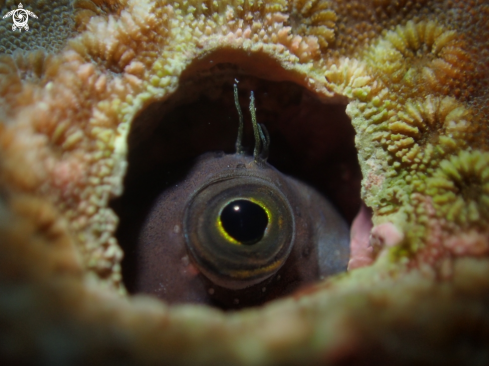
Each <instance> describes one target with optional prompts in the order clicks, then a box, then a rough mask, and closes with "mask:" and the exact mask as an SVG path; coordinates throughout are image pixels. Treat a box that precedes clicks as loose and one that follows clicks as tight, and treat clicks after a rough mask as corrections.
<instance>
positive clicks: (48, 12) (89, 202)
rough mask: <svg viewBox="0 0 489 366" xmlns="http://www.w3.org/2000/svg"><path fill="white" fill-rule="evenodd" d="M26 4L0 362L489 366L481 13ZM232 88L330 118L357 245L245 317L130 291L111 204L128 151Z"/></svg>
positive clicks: (402, 6) (8, 136) (5, 6)
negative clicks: (357, 194) (356, 186)
mask: <svg viewBox="0 0 489 366" xmlns="http://www.w3.org/2000/svg"><path fill="white" fill-rule="evenodd" d="M23 4H24V7H25V8H26V9H29V10H31V11H33V12H34V13H35V14H36V15H37V16H38V19H29V25H30V27H31V30H30V31H29V32H24V31H20V32H19V31H16V32H13V31H11V21H12V20H11V19H2V24H1V26H0V37H1V40H0V52H2V55H1V56H0V253H1V254H0V324H1V327H0V328H1V330H0V337H1V342H0V350H1V351H0V352H1V355H0V356H1V357H2V358H3V359H5V360H6V361H9V362H13V361H16V362H21V363H22V362H24V363H26V364H30V363H32V362H33V360H36V361H37V362H39V363H49V364H54V363H60V364H76V363H80V364H86V363H87V362H94V363H97V364H99V363H100V364H102V363H103V364H120V363H121V360H124V362H127V363H131V364H132V363H134V364H157V363H158V364H161V363H162V362H163V363H164V362H167V363H169V364H190V363H191V364H233V365H258V364H279V363H280V364H284V363H290V364H301V365H302V364H308V363H321V364H373V363H376V364H386V365H387V364H389V365H391V364H413V363H417V364H431V365H432V364H442V363H443V364H462V363H463V364H487V363H488V362H489V300H488V296H487V294H488V293H489V292H488V291H489V259H488V254H489V123H488V119H487V118H488V112H489V95H488V90H489V68H488V67H487V65H488V62H489V38H488V34H489V22H488V18H489V4H488V3H487V1H483V0H473V1H466V0H464V1H462V0H392V1H391V0H365V1H354V0H352V1H341V0H337V1H333V0H331V1H320V0H307V1H306V0H294V1H287V0H274V1H260V0H256V1H255V0H226V1H211V0H205V1H196V0H174V1H172V0H168V1H164V0H161V1H150V0H139V1H136V0H127V1H125V0H121V1H116V0H91V1H90V0H76V1H68V0H60V1H53V2H46V1H25V2H24V3H23ZM16 7H17V4H16V3H14V2H13V1H10V0H9V1H0V9H1V11H2V15H3V14H5V13H6V12H8V11H10V10H12V9H15V8H16ZM220 65H221V66H222V65H224V66H222V67H221V66H220ZM229 69H232V70H233V72H235V73H234V74H233V73H229ZM236 73H237V74H239V75H242V76H243V79H244V80H245V81H246V80H247V79H246V78H247V77H250V78H254V79H249V80H255V79H259V80H265V81H266V82H268V81H269V82H289V83H293V84H294V85H297V86H298V87H300V88H301V90H302V91H303V93H305V94H307V95H310V97H311V98H315V100H318V101H320V103H322V104H324V105H339V106H343V107H344V108H346V109H345V111H346V114H347V116H348V117H349V118H350V120H351V124H352V125H353V128H354V130H355V146H356V149H357V152H358V162H359V164H360V168H361V172H362V175H363V180H362V184H361V198H362V200H363V202H364V203H365V205H366V206H368V207H369V208H370V209H371V210H372V224H371V225H370V226H372V225H373V226H372V227H371V231H370V235H369V234H368V231H367V235H365V232H364V233H363V235H356V234H355V230H358V231H361V228H362V227H363V228H364V227H367V229H363V230H364V231H365V230H370V226H369V223H365V222H363V223H362V222H361V217H362V214H360V215H359V216H358V217H359V219H358V220H355V222H354V224H353V228H352V237H353V239H352V254H355V255H353V256H352V258H351V260H350V271H348V272H347V273H345V274H342V275H340V276H336V277H333V278H329V279H326V280H324V281H322V282H320V283H318V284H317V285H315V286H314V287H312V288H310V289H307V290H305V291H303V292H301V293H298V294H295V295H294V296H292V297H289V298H284V299H282V300H278V301H274V302H272V303H269V304H266V305H264V306H262V307H259V308H251V309H247V310H242V311H239V312H231V313H224V312H222V311H220V310H217V309H212V308H208V307H204V306H196V305H179V306H168V305H165V304H164V303H163V302H160V301H158V300H156V299H153V298H151V297H148V296H142V295H137V296H129V295H127V291H126V290H125V286H124V282H123V277H122V268H121V261H122V258H123V250H122V249H121V247H120V246H119V242H118V239H117V238H116V235H115V233H116V229H117V225H118V220H119V218H118V215H116V213H115V211H114V209H113V208H112V207H111V206H110V205H109V204H110V201H111V200H112V199H114V198H116V197H118V196H120V195H121V194H122V193H123V191H124V184H123V183H124V181H123V179H124V177H125V174H126V172H127V171H128V169H129V170H130V169H131V163H130V161H129V160H128V156H130V154H131V152H132V151H145V150H144V149H141V148H140V146H141V145H144V141H149V140H148V139H149V138H150V136H151V134H152V133H153V132H154V131H156V130H157V129H158V125H159V124H164V123H165V118H163V119H161V118H160V117H159V116H160V115H163V116H164V115H166V113H169V112H168V111H171V110H172V108H176V107H175V106H178V105H182V104H184V103H186V102H189V101H192V100H195V99H197V98H198V95H199V93H202V90H203V89H205V88H209V90H214V91H215V90H219V89H220V88H221V87H222V85H227V84H226V83H228V82H229V81H230V80H232V79H234V76H235V75H236ZM230 75H233V76H232V77H231V76H230ZM202 80H206V81H205V83H203V82H202ZM199 81H201V84H203V85H204V86H202V85H200V86H199ZM249 82H250V83H253V82H252V81H249ZM254 85H256V84H254ZM199 88H200V89H199ZM182 90H184V92H182ZM216 93H217V94H219V92H217V91H216ZM217 94H216V95H217ZM219 95H220V94H219ZM216 98H217V97H216ZM219 98H220V97H219ZM258 100H260V99H259V98H258ZM277 104H278V102H277ZM259 109H260V108H259ZM318 121H319V122H318V123H316V124H315V125H314V126H327V125H328V124H329V123H333V122H331V121H330V120H329V118H326V117H325V118H322V119H321V118H319V119H318ZM317 128H320V127H317ZM168 131H170V132H171V131H172V130H171V128H170V129H169V130H168ZM272 132H273V131H272ZM138 144H139V145H138ZM138 146H139V147H138ZM160 148H161V149H163V150H157V149H156V150H155V152H154V154H153V155H155V154H158V153H159V152H161V151H165V150H164V147H160ZM138 149H139V150H138ZM272 149H273V139H272ZM182 153H183V152H182ZM170 155H171V151H166V153H165V154H164V156H170ZM139 159H140V160H141V161H142V162H143V163H144V161H149V160H151V159H153V157H151V159H150V157H148V156H145V155H144V154H143V155H142V156H140V157H139ZM128 161H129V168H128ZM143 163H141V164H143ZM143 165H144V164H143ZM362 210H363V211H362V212H364V213H365V212H366V210H364V209H362ZM365 215H366V216H368V214H365ZM365 215H364V216H365ZM366 220H367V221H368V218H367V219H366ZM354 244H355V245H358V249H357V247H355V248H354ZM360 267H361V268H360Z"/></svg>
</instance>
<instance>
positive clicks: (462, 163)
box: [426, 150, 489, 227]
mask: <svg viewBox="0 0 489 366" xmlns="http://www.w3.org/2000/svg"><path fill="white" fill-rule="evenodd" d="M426 193H427V194H429V195H430V196H431V197H433V203H434V205H435V207H436V210H437V213H438V215H439V217H441V218H446V219H447V220H448V221H452V222H456V223H457V224H459V225H460V226H462V227H468V226H478V225H487V222H488V221H489V152H482V151H479V150H475V151H472V152H468V151H462V152H460V153H459V154H458V155H453V156H451V157H450V158H449V159H446V160H443V161H442V162H441V163H440V167H439V168H438V169H437V171H436V172H435V174H434V175H433V177H430V178H428V179H427V189H426Z"/></svg>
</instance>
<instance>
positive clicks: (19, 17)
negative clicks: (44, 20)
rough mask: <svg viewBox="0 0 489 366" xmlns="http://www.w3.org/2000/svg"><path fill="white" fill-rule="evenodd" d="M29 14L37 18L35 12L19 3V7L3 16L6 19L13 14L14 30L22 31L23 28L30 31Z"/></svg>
mask: <svg viewBox="0 0 489 366" xmlns="http://www.w3.org/2000/svg"><path fill="white" fill-rule="evenodd" d="M29 15H30V16H31V17H33V18H37V15H36V14H34V13H33V12H32V11H30V10H26V9H24V7H23V6H22V3H19V6H18V9H15V10H12V11H9V12H8V13H7V14H6V15H4V16H3V18H4V19H5V18H6V17H9V16H12V21H13V22H14V24H13V25H12V30H13V31H14V30H16V29H19V31H22V28H24V29H25V30H26V31H28V30H29V24H27V22H28V21H29Z"/></svg>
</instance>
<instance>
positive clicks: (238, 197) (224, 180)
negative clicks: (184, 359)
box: [114, 77, 361, 310]
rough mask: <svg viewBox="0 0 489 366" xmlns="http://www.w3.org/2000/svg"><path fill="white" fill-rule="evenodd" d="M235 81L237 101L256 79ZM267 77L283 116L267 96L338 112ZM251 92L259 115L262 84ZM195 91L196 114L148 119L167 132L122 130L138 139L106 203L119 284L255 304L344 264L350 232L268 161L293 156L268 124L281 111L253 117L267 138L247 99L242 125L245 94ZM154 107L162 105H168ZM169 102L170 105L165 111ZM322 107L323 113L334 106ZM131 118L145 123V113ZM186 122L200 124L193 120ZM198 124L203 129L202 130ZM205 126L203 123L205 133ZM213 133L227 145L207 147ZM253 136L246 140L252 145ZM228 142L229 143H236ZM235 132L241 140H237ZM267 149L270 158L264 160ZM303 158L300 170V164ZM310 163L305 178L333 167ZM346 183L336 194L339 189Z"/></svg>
mask: <svg viewBox="0 0 489 366" xmlns="http://www.w3.org/2000/svg"><path fill="white" fill-rule="evenodd" d="M229 79H231V80H232V78H229ZM229 79H228V80H229ZM245 80H246V82H243V85H244V87H243V89H244V90H247V92H246V94H245V93H244V91H240V98H242V99H244V98H243V97H244V96H245V95H246V97H248V96H249V95H250V94H251V90H253V89H254V87H253V86H252V85H255V84H254V83H260V82H259V81H258V79H254V78H253V77H247V78H246V79H245ZM255 80H256V81H255ZM229 81H230V80H229ZM229 81H228V82H229ZM225 85H229V84H225ZM231 85H232V84H231ZM260 85H265V84H260ZM268 85H270V87H273V88H275V87H276V88H277V89H276V90H277V91H278V89H279V85H280V87H281V88H283V91H286V94H285V95H286V96H287V97H286V98H285V99H283V100H282V99H279V98H277V97H278V93H277V91H275V92H274V93H273V98H274V99H268V102H267V103H270V102H271V103H272V104H273V108H274V109H273V110H274V111H277V112H274V113H281V115H282V116H283V117H285V116H286V113H287V112H282V110H281V109H280V108H278V109H277V103H279V104H280V103H282V105H285V103H289V104H288V105H291V108H297V107H296V105H297V104H296V103H298V102H297V100H299V101H300V100H302V101H303V102H299V103H301V105H302V104H305V105H306V106H309V105H311V106H312V105H314V108H317V107H318V106H319V107H320V108H322V109H319V110H322V111H337V110H338V111H339V109H340V108H339V107H321V106H322V104H318V103H320V101H315V100H313V99H309V96H308V95H307V94H305V93H306V92H303V91H299V90H300V89H297V88H298V87H295V86H293V85H292V84H273V83H271V84H266V87H268ZM289 85H290V86H289ZM287 88H290V89H287ZM225 90H227V91H225ZM257 90H259V95H260V99H258V98H257V103H258V104H259V105H260V110H259V113H261V114H260V116H264V115H263V112H264V111H266V109H264V106H266V104H264V101H267V98H270V96H267V94H266V93H264V92H263V87H262V88H258V89H257ZM272 90H273V89H272ZM224 91H225V92H224ZM183 92H184V89H182V93H183ZM201 93H203V94H202V97H199V98H202V99H197V100H193V101H192V102H191V104H190V105H191V106H192V108H197V109H195V112H194V111H191V109H190V108H189V107H186V105H187V104H182V105H181V107H180V106H178V107H175V108H176V109H175V111H178V112H177V113H176V114H175V115H174V114H173V113H174V112H165V113H166V114H165V123H164V124H163V123H162V124H161V125H159V126H158V129H159V128H162V131H166V133H165V134H162V133H161V132H158V131H159V130H156V131H155V132H156V133H155V134H154V135H155V137H154V138H153V136H148V135H147V131H146V130H141V129H139V128H138V126H139V124H138V123H135V124H134V127H135V129H134V130H133V131H132V132H131V134H132V136H134V137H133V138H137V139H138V140H132V141H137V144H135V145H134V146H135V147H132V148H131V149H130V150H129V151H130V153H131V154H133V155H132V156H133V157H132V158H131V156H130V157H129V168H130V172H129V174H128V176H127V179H126V187H127V189H126V191H125V192H126V193H125V195H124V196H123V197H122V200H119V201H116V202H114V209H115V210H116V212H118V214H119V215H120V217H121V225H120V226H119V230H118V239H119V241H120V242H121V244H122V246H123V248H124V250H125V260H124V262H123V266H122V269H123V275H124V282H125V284H126V286H127V288H128V290H129V291H130V292H131V293H146V294H151V295H154V296H156V297H158V298H160V299H162V300H164V301H165V302H167V303H169V304H181V303H194V304H195V303H197V304H206V305H210V306H216V307H218V308H221V309H225V310H230V309H240V308H243V307H249V306H259V305H261V304H263V303H266V302H268V301H271V300H274V299H277V298H280V297H283V296H287V295H289V294H291V293H293V292H294V291H297V290H299V289H301V288H303V287H304V286H307V285H309V284H313V283H315V282H316V281H318V280H320V279H322V278H325V277H327V276H330V275H333V274H335V273H339V272H342V271H346V267H347V264H348V260H349V243H350V238H349V227H348V224H347V222H346V221H345V219H344V218H343V217H342V215H341V214H340V213H339V212H338V210H337V209H336V208H335V207H334V206H333V205H332V204H331V203H330V202H329V201H328V200H327V199H326V198H325V196H323V194H321V193H319V192H318V191H316V190H315V189H314V188H312V187H310V186H308V185H307V184H305V183H303V182H302V181H299V180H297V179H295V178H292V177H291V176H288V175H285V174H283V173H282V172H281V171H279V170H278V169H276V168H275V164H276V162H277V161H279V162H281V164H283V162H284V161H291V162H292V164H296V165H292V166H296V167H297V166H298V165H297V164H301V163H300V160H298V159H296V158H294V156H292V155H291V154H290V152H291V150H290V149H288V148H287V145H284V140H283V135H281V134H280V133H277V126H278V125H277V123H279V120H278V119H275V120H274V119H269V120H267V119H266V118H262V117H260V121H259V122H262V120H261V119H263V120H264V121H263V122H266V123H267V127H268V126H270V128H272V129H273V130H272V139H270V136H269V133H268V131H267V128H265V126H264V125H261V124H260V123H258V118H256V115H255V106H254V98H253V97H251V98H250V100H249V101H248V103H249V107H250V114H248V117H247V123H246V124H245V125H244V129H243V113H242V112H241V109H240V107H239V105H240V104H241V105H246V104H247V103H246V102H245V101H244V100H241V101H240V102H239V101H238V96H237V90H236V89H235V95H234V100H233V99H232V97H233V93H232V89H231V90H230V88H228V87H226V88H225V89H223V92H220V93H221V94H220V95H221V96H220V97H219V98H218V99H216V102H213V101H212V100H211V99H209V98H208V97H207V94H208V91H206V90H203V91H202V92H201ZM303 93H304V94H303ZM182 97H183V94H182ZM180 98H181V97H180ZM295 98H301V99H295ZM246 99H248V98H246ZM176 100H178V99H176ZM232 102H234V103H232ZM173 103H174V102H171V103H170V102H168V107H170V108H172V105H173ZM185 103H188V102H185ZM209 103H214V104H212V105H213V107H212V108H210V107H208V105H209ZM218 103H224V105H225V106H226V108H225V110H224V109H223V110H219V109H217V110H216V108H217V104H218ZM290 103H291V104H290ZM177 105H178V104H177ZM161 106H163V107H165V108H166V107H167V104H161ZM156 107H158V106H156V105H155V106H154V107H151V108H156ZM170 108H169V109H168V111H172V109H170ZM309 108H310V107H309ZM236 109H237V110H238V118H236ZM297 111H299V110H297ZM305 111H311V109H305ZM182 113H190V114H191V115H192V118H191V119H182V118H181V117H182ZM301 113H302V112H301ZM307 113H311V112H307ZM314 113H318V115H319V113H320V112H319V111H318V112H314ZM321 113H324V112H321ZM329 113H332V117H333V116H336V115H337V114H338V113H339V112H329ZM294 114H296V112H294ZM279 115H280V114H279ZM173 116H174V117H173ZM177 116H180V117H177ZM204 116H205V119H203V118H204ZM214 116H217V119H216V118H214ZM265 116H266V115H265ZM250 117H251V118H250ZM283 117H282V118H283ZM286 117H287V118H289V116H288V115H287V116H286ZM290 117H292V116H290ZM304 117H306V118H305V119H303V120H301V123H311V122H314V121H315V118H316V117H314V118H311V119H309V121H311V122H308V119H307V114H306V115H304ZM345 118H346V117H345ZM250 119H251V122H252V123H249V120H250ZM140 120H141V121H144V120H145V114H142V115H141V119H140ZM196 120H198V121H199V122H198V123H197V122H195V123H194V121H196ZM200 121H202V122H200ZM302 121H304V122H302ZM333 121H334V120H333ZM238 122H239V125H238ZM343 122H344V121H343ZM274 123H275V125H274ZM335 123H339V122H335ZM297 126H298V125H297ZM341 126H342V127H341V128H343V126H345V124H344V123H342V124H341ZM237 127H238V128H237ZM250 127H253V130H252V131H251V128H250ZM236 130H238V139H236ZM200 131H205V133H207V135H203V136H200V135H199V134H200V133H201V132H200ZM208 131H209V132H210V131H213V132H212V136H211V135H209V134H208V133H209V132H208ZM341 131H342V130H341V129H337V130H332V133H333V134H336V136H338V134H339V133H342V132H341ZM141 133H144V134H143V135H141ZM169 133H172V134H175V133H176V134H177V135H178V137H177V140H175V142H173V140H172V139H173V137H172V138H170V137H166V136H169ZM189 133H190V135H189ZM145 136H146V137H145ZM157 136H159V137H157ZM192 136H193V137H192ZM215 136H216V137H215ZM348 136H349V137H348V138H351V140H348V141H352V142H351V145H349V146H351V153H352V154H351V155H352V156H355V157H356V150H355V148H354V145H353V133H352V134H351V135H348ZM143 138H144V139H143ZM148 138H149V139H150V140H145V139H148ZM212 138H217V139H216V140H215V141H219V144H220V145H218V146H219V149H222V150H224V151H225V152H212V151H215V150H216V148H215V147H214V145H210V142H209V143H208V141H211V140H210V139H212ZM252 138H253V140H254V142H255V144H254V147H253V145H251V144H250V141H251V139H252ZM342 138H343V139H345V137H342ZM281 139H282V140H281ZM233 140H236V143H235V144H234V149H233V148H232V146H233ZM130 141H131V140H130ZM138 141H140V142H138ZM143 141H151V143H142V142H143ZM176 141H180V142H176ZM242 141H246V143H247V146H246V147H245V146H243V145H242ZM328 141H330V143H331V142H334V143H335V144H336V146H339V144H338V142H339V143H340V144H341V142H340V141H341V140H339V139H336V140H335V139H334V138H330V140H328ZM343 141H344V140H343ZM224 144H225V145H224ZM179 145H181V146H179ZM250 145H251V146H250ZM130 146H131V143H130ZM170 146H171V147H170ZM205 146H208V147H205ZM316 146H317V145H316ZM156 148H161V149H163V150H160V151H162V152H163V153H162V154H159V155H158V156H162V157H163V158H164V159H165V160H164V161H165V163H163V164H162V163H156V162H157V161H158V160H155V158H154V156H156V154H155V153H154V152H151V150H149V149H153V151H157V150H154V149H156ZM315 149H317V147H315ZM233 151H234V153H233ZM312 151H314V150H312ZM175 152H178V153H175ZM269 152H270V154H272V155H273V161H274V166H272V165H271V164H269V163H268V161H267V157H268V154H269ZM181 154H187V155H183V156H182V155H181ZM348 157H349V155H339V161H343V162H346V161H348V160H347V159H349V158H348ZM294 159H295V160H294ZM173 161H174V163H173ZM355 161H356V160H355ZM318 162H319V161H318ZM148 163H149V164H148ZM335 164H338V163H336V162H335ZM342 164H345V163H342ZM145 166H147V168H145ZM151 166H152V167H151ZM330 166H331V167H332V166H333V165H330ZM335 166H338V167H340V166H339V165H335ZM343 166H345V165H343ZM303 167H304V168H305V169H310V167H308V166H307V165H306V164H304V165H303ZM318 167H320V169H319V170H317V173H315V174H317V175H315V176H316V177H320V178H321V179H325V178H323V177H326V174H328V169H331V168H330V167H329V166H328V165H326V166H324V165H320V166H319V165H318ZM324 167H325V168H326V169H325V168H324ZM141 168H142V169H141ZM301 168H302V165H301ZM357 168H358V167H357ZM342 169H343V168H342ZM138 171H140V172H143V173H144V175H141V174H139V173H137V172H138ZM358 171H359V168H358ZM346 172H347V171H346ZM293 174H295V173H293ZM345 176H346V177H347V176H348V175H346V173H345V171H344V170H338V173H337V174H336V175H332V180H331V182H339V181H340V179H342V177H345ZM357 177H360V178H361V176H360V175H358V176H357ZM129 178H130V179H129ZM360 178H359V179H358V185H359V182H360ZM303 179H309V178H307V177H306V178H303ZM327 179H328V180H327V181H326V182H330V180H329V179H330V178H327ZM355 179H356V178H355ZM324 181H325V180H323V182H324ZM328 184H329V183H328ZM320 185H323V183H320ZM347 187H349V186H348V185H346V186H344V188H343V187H342V188H341V189H342V191H338V192H343V191H344V192H346V191H347ZM349 192H351V189H350V190H349ZM355 192H359V188H358V190H357V189H355ZM341 194H342V196H341V197H343V198H340V199H341V201H339V202H343V203H344V204H345V203H346V204H347V205H350V202H353V204H354V201H350V197H351V196H352V195H351V194H349V195H348V197H347V196H345V193H341ZM330 197H333V198H334V197H335V196H330ZM344 197H347V198H348V199H344ZM336 198H337V199H338V197H336ZM353 198H355V197H353ZM358 200H360V198H359V196H358ZM140 202H142V203H140ZM117 205H119V206H117ZM347 207H349V206H347ZM352 212H356V209H353V210H352Z"/></svg>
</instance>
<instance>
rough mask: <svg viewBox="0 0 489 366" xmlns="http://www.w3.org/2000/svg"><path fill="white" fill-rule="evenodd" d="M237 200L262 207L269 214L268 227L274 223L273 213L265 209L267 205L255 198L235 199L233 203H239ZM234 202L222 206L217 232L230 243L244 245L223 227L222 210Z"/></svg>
mask: <svg viewBox="0 0 489 366" xmlns="http://www.w3.org/2000/svg"><path fill="white" fill-rule="evenodd" d="M237 200H246V201H250V202H253V203H254V204H256V205H258V206H260V207H261V208H262V209H263V211H265V213H266V214H267V219H268V225H270V224H271V223H272V213H271V212H270V210H269V209H268V208H266V207H265V205H264V204H263V203H262V202H261V201H259V200H256V199H254V198H249V197H237V198H233V201H237ZM233 201H229V202H227V203H226V204H225V205H223V206H222V208H221V210H219V215H218V217H217V222H216V224H217V230H218V231H219V233H220V234H221V235H222V237H223V238H225V239H226V240H227V241H228V242H229V243H231V244H235V245H243V243H241V242H239V241H237V240H236V239H234V238H233V237H232V236H231V235H229V234H228V233H227V231H226V229H224V226H222V221H221V214H222V210H224V208H225V207H226V206H227V205H229V204H230V203H231V202H233ZM268 225H267V228H268ZM265 231H266V229H265Z"/></svg>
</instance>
